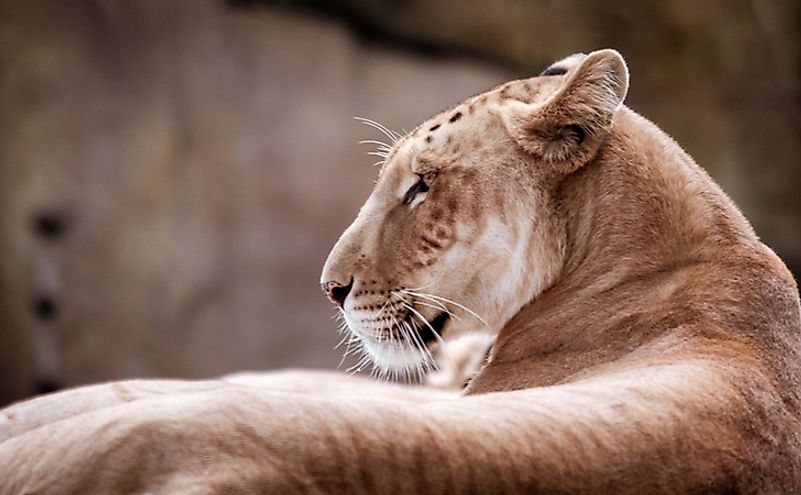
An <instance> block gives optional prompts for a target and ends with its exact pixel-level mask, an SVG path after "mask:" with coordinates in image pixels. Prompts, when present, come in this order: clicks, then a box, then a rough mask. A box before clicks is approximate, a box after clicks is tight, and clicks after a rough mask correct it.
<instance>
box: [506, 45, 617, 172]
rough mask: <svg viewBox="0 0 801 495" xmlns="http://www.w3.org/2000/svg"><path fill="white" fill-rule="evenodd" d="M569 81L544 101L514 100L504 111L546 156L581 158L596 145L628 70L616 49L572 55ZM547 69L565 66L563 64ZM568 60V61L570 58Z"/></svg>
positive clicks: (519, 137)
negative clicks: (526, 101) (525, 101)
mask: <svg viewBox="0 0 801 495" xmlns="http://www.w3.org/2000/svg"><path fill="white" fill-rule="evenodd" d="M563 62H565V64H564V65H565V67H564V69H565V70H566V71H567V72H566V73H565V75H564V76H561V77H563V78H564V81H563V82H562V84H561V85H560V86H559V87H558V89H557V90H556V91H554V93H553V94H552V95H551V96H549V97H548V98H547V99H546V100H545V101H544V102H538V103H524V102H522V101H519V100H509V101H507V102H505V103H504V108H503V109H502V111H501V116H502V118H503V121H504V124H505V125H506V128H507V129H508V131H509V133H510V134H511V136H512V137H513V138H514V139H515V141H516V142H517V143H518V145H519V146H521V147H522V148H523V149H525V150H526V151H527V152H528V153H530V154H532V155H534V156H536V157H537V158H539V159H541V160H543V161H546V162H562V163H564V162H570V163H574V164H581V163H585V162H586V161H588V160H589V159H590V158H591V157H592V156H593V155H594V153H595V152H596V151H597V148H598V145H599V144H600V143H601V142H602V141H603V139H604V137H605V136H606V134H607V133H608V132H609V129H610V127H611V125H612V118H613V117H614V114H615V112H616V111H617V109H618V108H619V107H620V105H621V104H622V103H623V100H624V98H625V97H626V92H627V91H628V87H629V72H628V68H627V67H626V62H625V61H624V60H623V57H622V56H621V55H620V53H618V52H617V51H615V50H599V51H596V52H592V53H590V54H589V55H586V56H583V55H573V56H571V57H568V58H567V59H565V60H564V61H563ZM563 62H557V63H555V64H553V65H552V66H551V67H550V68H549V69H547V70H546V72H545V73H548V71H551V72H554V73H559V72H562V71H561V70H560V69H562V67H561V66H560V64H562V63H563ZM567 62H569V63H567Z"/></svg>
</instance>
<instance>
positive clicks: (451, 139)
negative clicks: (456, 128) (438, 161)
mask: <svg viewBox="0 0 801 495" xmlns="http://www.w3.org/2000/svg"><path fill="white" fill-rule="evenodd" d="M446 142H447V144H451V143H452V142H453V136H448V139H447V140H446Z"/></svg>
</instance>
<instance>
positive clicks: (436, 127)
mask: <svg viewBox="0 0 801 495" xmlns="http://www.w3.org/2000/svg"><path fill="white" fill-rule="evenodd" d="M439 126H440V124H437V125H432V126H431V128H430V129H429V131H436V130H437V129H439Z"/></svg>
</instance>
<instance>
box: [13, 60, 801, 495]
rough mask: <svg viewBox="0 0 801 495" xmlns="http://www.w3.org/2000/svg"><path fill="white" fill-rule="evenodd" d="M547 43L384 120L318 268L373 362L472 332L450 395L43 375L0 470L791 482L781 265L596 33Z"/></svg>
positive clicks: (460, 487) (507, 488) (735, 484)
mask: <svg viewBox="0 0 801 495" xmlns="http://www.w3.org/2000/svg"><path fill="white" fill-rule="evenodd" d="M560 64H561V65H562V66H564V67H565V69H566V70H567V73H566V74H564V75H553V76H543V77H539V78H532V79H528V80H523V81H514V82H511V83H507V84H505V85H502V86H500V87H498V88H495V89H493V90H491V91H489V92H487V93H484V94H482V95H479V96H476V97H474V98H471V99H469V100H467V101H466V102H464V103H462V104H460V105H458V106H456V107H454V108H452V109H450V110H448V111H446V112H444V113H442V114H440V115H437V116H435V117H433V118H432V119H431V120H430V121H428V122H426V123H425V124H423V125H421V126H420V127H419V128H417V129H416V130H414V131H413V132H412V133H410V134H409V135H408V136H405V137H404V138H402V139H400V140H399V141H398V142H397V143H394V145H393V147H392V150H391V152H390V154H389V156H388V157H387V161H386V164H385V165H384V167H383V169H382V171H381V174H380V178H379V181H378V184H377V185H376V188H375V190H374V191H373V193H372V195H371V196H370V198H369V199H368V201H367V203H366V204H365V206H364V207H363V208H362V210H361V212H360V213H359V216H358V217H357V219H356V220H355V222H354V224H353V225H352V226H351V227H350V228H349V229H348V230H347V231H346V232H345V233H344V234H343V236H342V238H341V239H340V241H339V242H338V244H337V246H336V247H335V248H334V250H333V251H332V254H331V255H330V257H329V259H328V261H327V263H326V266H325V268H324V271H323V277H322V278H323V280H322V281H323V282H325V283H328V282H332V283H334V284H339V285H340V286H346V285H347V284H349V283H350V282H351V281H352V282H353V285H352V288H351V289H350V292H349V294H348V295H347V297H346V298H345V299H344V308H343V312H344V314H345V317H346V319H347V321H348V323H349V325H350V327H351V330H352V331H353V334H354V336H355V338H357V339H359V341H361V342H363V343H365V346H366V350H367V352H369V353H370V355H371V356H373V358H374V359H375V360H376V361H377V362H378V366H379V367H381V368H382V369H388V370H397V369H400V370H403V369H407V368H410V369H417V368H419V367H421V366H422V367H425V366H426V365H427V364H430V363H429V362H428V360H429V359H430V358H429V357H428V352H430V351H436V350H437V346H438V345H441V344H440V343H439V341H438V340H437V339H434V340H431V341H430V342H427V344H428V346H427V347H425V348H422V347H421V346H420V345H419V344H420V342H419V341H418V340H417V337H420V336H422V335H424V334H425V332H426V325H427V324H429V322H431V321H433V320H434V319H436V317H437V316H439V314H440V313H442V312H443V311H446V312H447V313H450V314H451V315H452V316H451V317H450V318H449V319H447V320H446V321H445V323H444V326H442V328H441V331H442V334H443V335H442V337H443V338H444V339H445V340H446V341H447V340H452V339H455V338H458V337H460V336H463V335H467V334H470V333H471V332H476V331H483V332H489V333H490V334H492V335H495V336H496V341H495V344H494V345H493V347H492V349H491V352H490V355H489V357H488V360H487V363H486V364H485V365H484V366H483V367H482V368H481V370H480V371H479V373H478V374H477V375H476V376H475V378H473V379H472V381H471V382H470V384H469V386H468V388H467V392H466V394H465V395H464V396H462V397H459V398H456V399H454V398H453V396H452V395H447V394H442V393H439V392H435V391H433V390H425V389H422V390H415V389H411V390H410V389H403V388H398V387H397V386H391V385H379V384H370V385H366V384H365V383H363V382H361V381H358V380H357V381H355V382H347V381H340V378H339V377H338V376H337V375H324V376H322V375H321V376H320V377H319V378H317V379H313V380H312V381H313V382H316V383H317V384H319V389H320V390H323V391H325V390H329V391H333V393H324V394H315V393H309V392H310V390H309V385H308V384H309V380H307V379H306V378H304V377H302V376H301V377H299V376H297V375H290V376H284V378H283V379H278V378H276V379H275V380H272V381H271V380H268V382H267V383H264V384H262V385H263V386H261V385H259V386H245V385H238V384H234V383H223V382H210V383H197V384H191V383H160V382H141V383H140V382H136V383H121V384H111V385H106V386H100V387H99V388H94V389H92V388H89V389H77V390H72V391H67V392H65V393H62V394H57V395H54V396H50V397H45V398H41V399H36V400H34V401H31V402H28V403H22V404H18V405H16V406H12V407H11V408H9V409H6V410H5V411H3V413H2V416H0V487H2V489H0V493H54V494H61V493H64V494H67V493H70V494H77V493H227V492H236V493H498V492H507V493H798V492H801V430H800V429H799V424H801V421H799V420H801V418H799V416H800V415H801V402H800V401H801V398H800V397H799V383H801V381H800V380H801V369H800V368H799V363H801V355H800V351H801V341H799V336H801V311H800V309H799V299H798V292H797V288H796V285H795V282H794V281H793V279H792V277H791V275H790V274H789V272H788V271H787V269H786V268H785V267H784V265H783V264H782V262H781V261H780V260H779V259H778V258H777V257H776V256H775V255H774V254H773V252H772V251H771V250H770V249H769V248H767V247H766V246H764V245H763V244H761V243H760V242H759V240H758V239H757V237H756V235H755V234H754V232H753V230H752V229H751V227H750V225H749V224H748V222H747V221H746V220H745V219H744V218H743V216H742V215H741V214H740V212H739V211H738V210H737V208H736V207H735V206H734V205H733V204H732V202H731V201H730V200H729V199H728V198H727V197H726V196H725V195H724V194H723V192H721V191H720V189H719V188H718V187H717V186H716V185H715V184H714V183H713V182H712V181H711V180H710V178H709V177H708V176H707V175H706V173H705V172H703V170H701V169H700V168H699V167H698V166H697V165H695V163H694V162H693V161H692V159H691V158H690V157H689V156H688V155H687V154H686V153H685V152H684V151H683V150H682V149H681V148H680V147H679V146H678V145H676V143H674V142H673V141H672V140H671V139H670V138H669V137H668V136H666V135H665V134H664V133H663V132H661V131H660V130H659V129H658V128H657V127H656V126H654V125H653V124H651V123H650V122H648V121H647V120H645V119H643V118H642V117H640V116H638V115H636V114H635V113H634V112H632V111H631V110H629V109H628V108H626V107H624V106H622V104H621V103H622V99H623V98H624V97H625V94H626V91H627V88H628V72H627V69H626V66H625V64H624V62H623V60H622V58H621V57H620V55H619V54H617V53H616V52H614V51H611V50H602V51H599V52H594V53H591V54H590V55H587V56H583V55H578V56H573V57H570V58H569V59H566V60H565V61H563V62H560V63H557V64H556V66H557V67H559V66H560ZM417 174H420V176H423V177H424V178H425V180H426V181H427V184H428V191H427V192H425V193H421V194H415V195H413V196H414V197H413V198H411V200H409V201H407V202H404V199H403V198H404V197H408V193H407V191H408V190H409V189H410V188H411V187H412V186H413V185H414V184H415V183H416V182H417V181H418V180H419V176H418V175H417ZM404 287H405V288H416V289H420V288H422V287H424V288H425V291H426V293H427V294H431V295H436V296H437V297H443V298H445V299H424V298H420V297H417V296H414V295H412V294H409V293H406V292H402V289H403V288H404ZM421 290H422V289H421ZM426 301H427V302H428V303H431V304H429V305H425V304H423V303H424V302H426ZM446 301H447V302H446ZM409 307H412V308H415V311H417V312H418V313H419V315H420V316H417V315H414V316H411V315H410V313H412V315H413V314H414V313H413V312H411V310H410V309H409ZM465 308H467V309H469V310H470V311H467V309H465ZM473 313H475V315H473ZM421 319H422V320H425V321H421ZM404 321H405V322H406V323H405V324H401V323H399V322H404ZM282 383H283V384H284V385H282ZM335 384H338V385H335ZM336 387H341V388H336ZM311 388H312V389H314V387H311ZM365 390H369V392H368V393H366V394H365V393H364V391H365ZM360 391H361V392H360ZM407 394H414V397H408V396H407Z"/></svg>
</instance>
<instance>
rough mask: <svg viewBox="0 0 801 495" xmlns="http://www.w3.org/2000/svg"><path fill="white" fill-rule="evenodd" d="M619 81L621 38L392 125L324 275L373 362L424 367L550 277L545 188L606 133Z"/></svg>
mask: <svg viewBox="0 0 801 495" xmlns="http://www.w3.org/2000/svg"><path fill="white" fill-rule="evenodd" d="M627 88H628V71H627V69H626V65H625V62H624V61H623V59H622V57H621V56H620V54H618V53H617V52H616V51H614V50H601V51H597V52H593V53H591V54H589V55H583V54H579V55H573V56H571V57H568V58H567V59H564V60H562V61H560V62H557V63H555V64H553V65H552V66H550V67H549V68H548V69H546V70H545V71H544V72H543V73H542V74H541V75H540V76H539V77H534V78H530V79H524V80H518V81H512V82H509V83H506V84H503V85H501V86H498V87H496V88H494V89H492V90H490V91H487V92H486V93H483V94H480V95H477V96H475V97H472V98H470V99H468V100H466V101H464V102H463V103H461V104H459V105H456V106H455V107H452V108H451V109H449V110H446V111H445V112H442V113H440V114H438V115H436V116H434V117H432V118H431V119H430V120H428V121H427V122H425V123H424V124H422V125H420V126H418V127H417V128H416V129H414V130H413V131H412V132H410V133H408V134H407V135H405V136H403V137H400V136H394V135H392V133H391V132H390V133H389V134H390V135H391V137H393V142H392V143H391V144H390V145H387V146H386V147H385V148H383V152H382V153H381V154H382V155H383V158H384V161H383V165H382V168H381V171H380V173H379V178H378V181H377V183H376V185H375V188H374V190H373V192H372V194H370V196H369V198H368V199H367V202H366V203H365V204H364V206H363V207H362V208H361V210H360V211H359V214H358V216H357V217H356V219H355V220H354V222H353V224H351V225H350V227H348V229H347V230H346V231H345V232H344V233H343V234H342V236H341V237H340V239H339V241H338V242H337V243H336V245H335V246H334V248H333V250H332V251H331V253H330V255H329V256H328V260H327V261H326V263H325V266H324V268H323V273H322V278H321V283H322V287H323V290H324V291H325V293H326V295H327V296H328V298H329V299H330V300H331V301H332V302H333V303H335V304H336V305H337V306H338V307H339V308H340V310H341V314H342V316H343V317H344V320H345V322H346V323H347V328H348V329H349V331H350V332H351V334H352V336H353V339H354V340H355V341H356V342H357V343H358V344H359V345H360V346H362V347H363V349H365V350H366V351H367V353H368V355H369V356H370V358H372V361H373V362H374V364H375V365H376V367H377V369H378V370H380V371H388V372H395V371H404V370H406V371H408V370H417V371H420V370H423V369H425V368H426V367H427V366H430V365H432V364H433V360H432V358H431V352H430V351H431V348H432V347H433V346H436V345H437V343H438V342H439V341H441V339H443V338H449V337H451V336H458V335H464V334H466V333H469V332H487V333H489V334H492V335H494V334H497V332H498V331H499V330H500V329H501V328H502V327H503V326H504V325H505V324H506V323H507V322H508V321H509V320H510V319H511V318H512V317H513V316H514V315H515V314H516V313H517V312H518V311H519V310H520V308H521V307H522V306H523V305H525V304H526V303H528V302H530V301H531V300H532V299H534V298H536V297H537V295H538V294H540V293H541V292H542V291H543V290H545V289H546V288H548V287H549V285H551V284H552V283H553V282H554V281H555V279H556V278H557V277H558V276H559V273H560V270H561V268H562V265H563V253H564V235H563V233H562V231H563V226H562V225H561V224H560V223H559V221H558V220H557V219H556V218H557V217H556V215H554V212H555V211H556V209H558V208H559V207H560V205H558V204H554V201H553V199H552V198H553V195H552V194H551V191H553V190H554V189H555V188H556V187H558V185H559V183H560V181H561V179H563V178H564V177H566V176H567V175H569V174H571V173H573V172H574V171H576V170H577V169H578V168H580V167H582V166H583V165H585V164H586V163H588V162H590V161H592V160H593V157H594V156H595V155H596V154H597V153H598V152H599V150H600V149H601V148H602V147H603V145H604V140H605V137H606V135H607V134H608V133H609V131H610V129H611V127H612V125H613V117H614V115H615V113H616V112H617V110H618V108H619V107H620V106H621V104H622V101H623V99H624V97H625V95H626V91H627Z"/></svg>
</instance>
